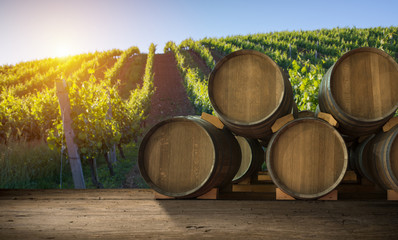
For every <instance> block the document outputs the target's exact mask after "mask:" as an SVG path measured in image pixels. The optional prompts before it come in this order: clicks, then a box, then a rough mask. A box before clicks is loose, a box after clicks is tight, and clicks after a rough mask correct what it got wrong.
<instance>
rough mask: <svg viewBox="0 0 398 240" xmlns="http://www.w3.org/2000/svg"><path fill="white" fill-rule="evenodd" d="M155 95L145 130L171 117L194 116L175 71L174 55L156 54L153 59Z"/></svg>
mask: <svg viewBox="0 0 398 240" xmlns="http://www.w3.org/2000/svg"><path fill="white" fill-rule="evenodd" d="M153 69H154V73H155V79H154V86H155V89H156V90H155V94H154V95H153V96H152V99H151V110H150V113H149V116H148V119H147V120H146V121H145V122H146V123H145V126H146V127H147V128H150V127H152V126H153V125H154V124H156V123H158V122H160V121H162V120H164V119H167V118H170V117H173V116H186V115H193V114H195V109H194V107H193V105H192V103H191V102H190V101H189V99H188V95H187V92H186V90H185V88H184V85H183V80H182V78H181V75H180V73H179V71H178V69H177V65H176V61H175V58H174V55H173V54H172V53H171V52H170V53H166V54H156V55H155V59H154V66H153Z"/></svg>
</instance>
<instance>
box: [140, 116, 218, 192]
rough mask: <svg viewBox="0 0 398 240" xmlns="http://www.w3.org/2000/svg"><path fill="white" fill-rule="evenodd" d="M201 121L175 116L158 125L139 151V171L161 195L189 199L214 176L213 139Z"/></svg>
mask: <svg viewBox="0 0 398 240" xmlns="http://www.w3.org/2000/svg"><path fill="white" fill-rule="evenodd" d="M200 121H202V120H201V119H198V118H192V117H175V118H172V119H168V120H165V121H162V122H160V123H158V124H157V125H155V126H154V127H153V128H151V130H150V131H149V132H148V133H147V134H146V135H145V137H144V139H143V141H142V143H141V145H140V149H139V161H138V163H139V168H140V172H141V175H142V177H143V178H144V179H145V181H146V182H147V183H148V184H149V185H150V186H151V188H153V189H154V190H156V191H157V192H159V193H162V194H164V195H167V196H172V197H182V196H187V195H189V194H191V193H193V192H195V191H197V190H198V189H200V188H201V187H202V186H203V184H204V183H205V182H207V180H208V179H209V178H210V177H211V176H212V173H213V169H214V164H215V159H216V157H215V149H214V145H213V139H212V138H211V136H210V135H209V133H208V132H207V131H206V129H204V128H203V126H202V125H201V124H199V122H200Z"/></svg>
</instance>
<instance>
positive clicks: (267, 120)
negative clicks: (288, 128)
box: [208, 50, 294, 139]
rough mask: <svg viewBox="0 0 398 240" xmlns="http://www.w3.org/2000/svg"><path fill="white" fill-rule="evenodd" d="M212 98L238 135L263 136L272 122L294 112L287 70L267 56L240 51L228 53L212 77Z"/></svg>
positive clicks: (215, 107)
mask: <svg viewBox="0 0 398 240" xmlns="http://www.w3.org/2000/svg"><path fill="white" fill-rule="evenodd" d="M208 86H209V87H208V91H209V99H210V101H211V104H212V105H213V108H214V110H215V111H216V113H217V115H218V117H219V118H220V120H221V121H222V122H223V123H224V124H225V125H226V126H227V127H228V128H230V129H231V131H233V132H234V133H236V134H237V135H240V136H244V137H248V138H255V139H259V138H264V137H266V136H268V135H271V134H272V132H271V126H272V124H273V123H274V122H275V121H276V120H277V119H278V118H280V117H282V116H285V115H286V114H288V113H291V112H292V109H293V105H294V100H293V92H292V87H291V84H290V82H289V77H288V75H287V73H285V72H284V71H282V70H281V68H279V66H278V65H277V64H276V63H275V62H274V61H272V59H271V58H270V57H268V56H267V55H265V54H263V53H260V52H258V51H253V50H239V51H236V52H233V53H231V54H229V55H227V56H225V57H224V58H223V59H222V60H221V61H219V62H218V63H217V64H216V66H215V67H214V69H213V71H212V72H211V74H210V77H209V84H208Z"/></svg>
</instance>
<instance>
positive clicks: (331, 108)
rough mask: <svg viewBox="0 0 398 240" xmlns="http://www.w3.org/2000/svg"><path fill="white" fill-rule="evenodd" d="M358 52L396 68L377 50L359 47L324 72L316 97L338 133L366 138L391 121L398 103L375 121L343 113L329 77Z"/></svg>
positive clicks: (391, 59)
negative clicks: (337, 125) (333, 122)
mask: <svg viewBox="0 0 398 240" xmlns="http://www.w3.org/2000/svg"><path fill="white" fill-rule="evenodd" d="M358 52H375V53H376V54H380V55H382V56H384V57H386V58H387V59H388V60H389V61H391V62H392V63H393V64H395V65H396V66H397V69H398V64H397V63H396V62H395V60H394V59H393V58H392V57H391V56H390V55H388V54H387V53H385V52H384V51H381V50H379V49H377V48H371V47H361V48H357V49H354V50H351V51H349V52H347V53H345V54H344V55H343V56H342V57H340V58H339V59H338V60H337V61H336V62H335V63H334V64H333V65H332V66H331V67H330V68H329V69H328V71H327V72H326V74H325V75H324V76H323V78H322V81H321V84H320V85H319V95H318V104H319V105H318V106H319V109H320V111H322V112H327V113H330V114H332V115H333V117H334V118H335V119H336V120H337V121H338V122H339V125H340V126H339V131H340V132H342V133H343V134H346V135H349V136H356V137H358V136H366V135H370V134H373V133H376V132H377V131H379V130H380V129H381V127H382V126H383V125H384V124H385V123H386V122H387V121H388V120H389V119H391V118H392V117H393V116H394V114H395V111H396V110H397V109H398V103H397V104H396V105H395V107H394V108H393V109H391V111H390V113H388V114H385V115H384V116H382V117H379V118H376V119H361V118H357V117H354V116H351V115H350V114H348V113H346V112H345V111H343V110H342V109H341V108H340V107H339V105H338V104H337V102H336V100H335V99H334V97H333V93H332V89H331V86H330V85H331V82H330V80H331V77H332V76H333V73H334V71H335V69H336V68H335V66H338V65H339V63H340V62H342V61H343V60H344V59H345V58H347V57H348V56H350V55H351V54H355V53H358Z"/></svg>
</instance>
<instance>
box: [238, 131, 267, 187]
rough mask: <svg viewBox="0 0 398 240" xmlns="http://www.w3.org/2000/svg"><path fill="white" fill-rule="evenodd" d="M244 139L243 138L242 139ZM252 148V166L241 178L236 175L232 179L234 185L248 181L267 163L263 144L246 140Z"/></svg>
mask: <svg viewBox="0 0 398 240" xmlns="http://www.w3.org/2000/svg"><path fill="white" fill-rule="evenodd" d="M242 138H243V137H242ZM244 139H245V140H246V141H247V143H248V144H249V146H250V149H251V153H252V154H251V156H252V157H251V162H250V166H249V167H248V168H247V170H246V171H245V172H244V174H242V175H241V176H239V177H237V176H236V175H235V176H234V178H233V179H232V183H239V182H240V181H242V180H244V179H246V178H247V177H249V176H252V175H253V174H254V173H255V172H257V171H259V170H260V168H261V165H262V164H263V162H264V161H265V154H264V150H263V148H262V146H261V144H260V143H259V142H258V141H257V140H256V139H252V138H244Z"/></svg>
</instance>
